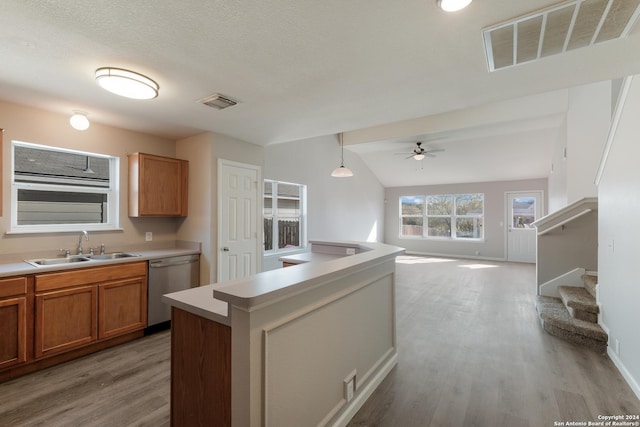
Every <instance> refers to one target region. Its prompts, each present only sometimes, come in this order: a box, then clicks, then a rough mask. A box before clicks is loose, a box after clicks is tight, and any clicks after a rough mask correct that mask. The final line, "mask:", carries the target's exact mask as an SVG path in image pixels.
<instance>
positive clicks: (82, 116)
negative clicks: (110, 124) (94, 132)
mask: <svg viewBox="0 0 640 427" xmlns="http://www.w3.org/2000/svg"><path fill="white" fill-rule="evenodd" d="M69 124H70V125H71V127H72V128H74V129H75V130H87V129H89V126H90V125H91V123H90V122H89V119H88V118H87V113H83V112H82V111H74V112H73V115H72V116H71V118H70V119H69Z"/></svg>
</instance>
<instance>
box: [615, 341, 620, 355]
mask: <svg viewBox="0 0 640 427" xmlns="http://www.w3.org/2000/svg"><path fill="white" fill-rule="evenodd" d="M615 352H616V356H620V341H618V339H616V345H615Z"/></svg>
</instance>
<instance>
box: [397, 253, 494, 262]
mask: <svg viewBox="0 0 640 427" xmlns="http://www.w3.org/2000/svg"><path fill="white" fill-rule="evenodd" d="M405 254H406V255H417V256H434V257H438V258H453V259H479V260H483V261H506V259H505V258H495V257H486V256H479V255H459V254H458V255H451V254H443V253H435V252H417V251H405Z"/></svg>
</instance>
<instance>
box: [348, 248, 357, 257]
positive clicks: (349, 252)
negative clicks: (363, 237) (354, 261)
mask: <svg viewBox="0 0 640 427" xmlns="http://www.w3.org/2000/svg"><path fill="white" fill-rule="evenodd" d="M355 254H356V248H347V255H355Z"/></svg>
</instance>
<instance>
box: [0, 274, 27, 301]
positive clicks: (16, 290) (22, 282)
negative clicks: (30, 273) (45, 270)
mask: <svg viewBox="0 0 640 427" xmlns="http://www.w3.org/2000/svg"><path fill="white" fill-rule="evenodd" d="M26 293H27V278H26V277H12V278H10V279H0V298H4V297H10V296H14V295H24V294H26Z"/></svg>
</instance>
